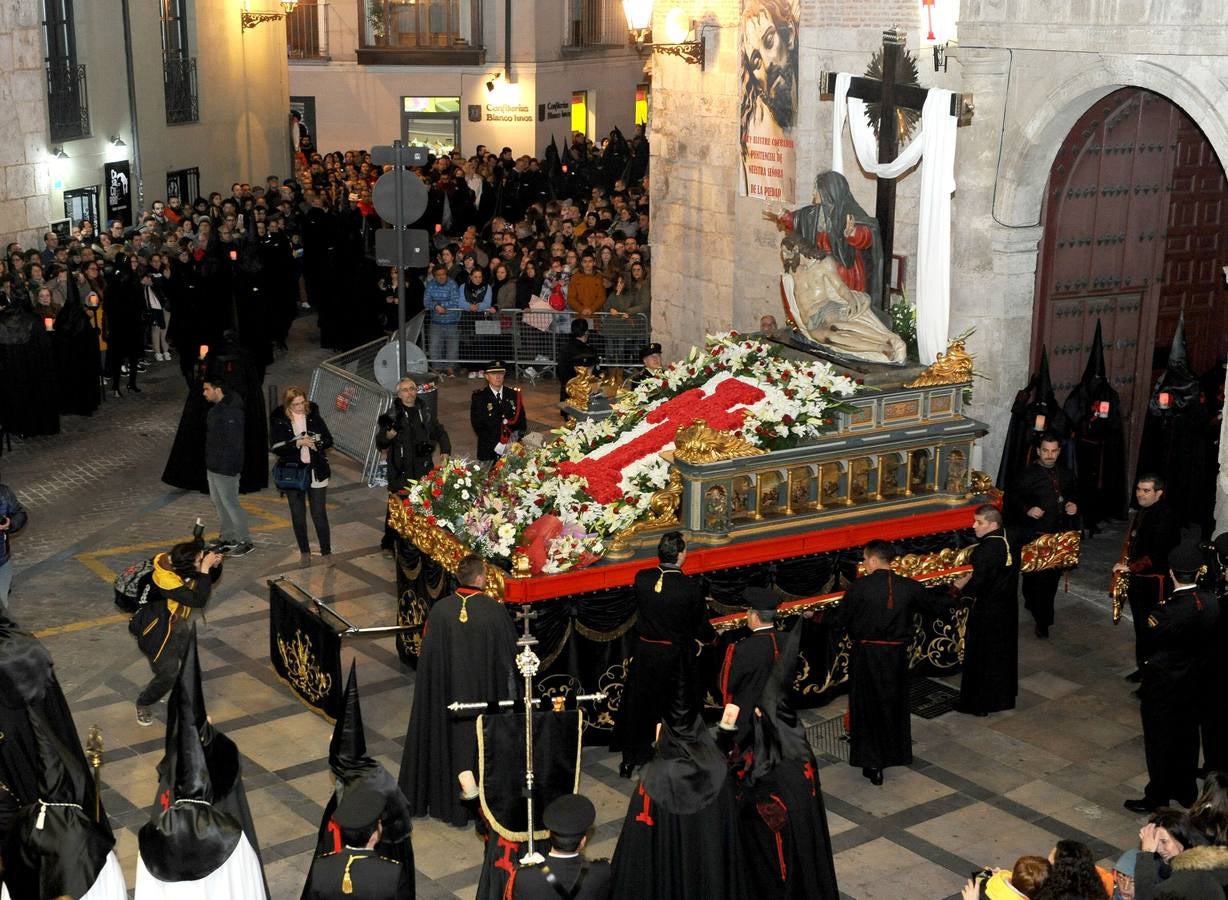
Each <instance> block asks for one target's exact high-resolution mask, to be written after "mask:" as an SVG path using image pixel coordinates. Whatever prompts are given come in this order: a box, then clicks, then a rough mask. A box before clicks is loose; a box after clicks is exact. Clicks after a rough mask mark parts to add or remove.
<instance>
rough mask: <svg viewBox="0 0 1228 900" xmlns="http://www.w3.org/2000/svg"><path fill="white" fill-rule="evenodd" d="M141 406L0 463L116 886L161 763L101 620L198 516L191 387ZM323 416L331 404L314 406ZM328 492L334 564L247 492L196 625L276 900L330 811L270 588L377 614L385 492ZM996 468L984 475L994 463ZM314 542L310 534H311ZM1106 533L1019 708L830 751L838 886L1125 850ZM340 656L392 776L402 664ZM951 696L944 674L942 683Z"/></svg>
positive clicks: (601, 776) (1128, 659) (441, 882)
mask: <svg viewBox="0 0 1228 900" xmlns="http://www.w3.org/2000/svg"><path fill="white" fill-rule="evenodd" d="M314 336H315V335H314V319H312V318H310V317H308V318H303V319H300V320H299V321H298V322H297V323H296V326H295V330H294V333H293V335H292V345H291V353H290V354H289V355H288V356H286V357H285V358H282V359H279V360H278V361H277V362H276V363H275V364H274V365H273V366H272V367H271V368H270V370H269V374H268V380H267V384H268V385H276V387H277V388H278V390H279V391H280V390H281V389H284V387H286V386H287V385H290V384H301V385H303V386H306V385H307V384H308V383H309V380H310V373H311V370H312V368H313V367H314V366H315V365H316V364H317V363H318V362H319V361H321V360H322V359H324V358H325V356H326V355H327V354H325V353H324V352H322V351H320V350H319V349H318V348H315V347H314V346H313V344H314ZM141 386H142V388H143V389H144V393H143V394H141V395H139V396H136V395H131V394H129V395H127V396H125V397H124V398H122V399H120V400H114V399H111V398H110V397H109V396H108V399H107V401H106V402H105V403H104V404H103V407H102V409H101V410H100V411H99V412H98V413H96V414H95V415H94V416H93V417H92V418H89V419H79V418H66V419H64V420H63V423H64V426H63V433H62V434H60V435H58V436H56V437H50V438H38V439H34V440H29V441H23V440H18V439H14V441H13V445H12V450H11V451H6V452H5V453H4V455H3V458H0V473H2V479H0V480H3V481H4V482H5V483H6V484H8V485H9V486H10V487H12V488H13V489H14V490H15V491H17V493H18V495H19V497H20V498H21V500H22V502H23V503H25V504H26V506H27V508H28V509H29V512H30V523H29V525H28V526H27V528H26V529H25V531H24V532H23V533H22V534H21V535H19V536H18V537H17V538H16V539H15V540H14V554H15V564H16V579H15V584H14V592H13V596H12V599H11V603H12V610H13V614H14V615H15V617H17V618H18V619H19V621H20V622H21V623H22V624H23V625H25V626H26V627H29V628H31V629H33V630H35V631H36V632H37V633H38V634H39V636H40V637H41V638H42V639H43V640H44V642H45V643H46V645H47V646H48V648H49V649H50V651H51V652H52V654H53V655H54V657H55V660H56V668H57V672H58V674H59V678H60V682H61V684H62V685H63V687H64V691H65V693H66V694H67V695H68V699H69V701H70V704H71V706H72V710H73V713H74V716H75V718H76V722H77V727H78V731H79V732H80V733H81V735H82V737H84V735H85V733H86V731H87V730H88V729H89V727H90V726H91V725H93V724H98V725H99V726H100V727H101V729H102V733H103V738H104V742H105V746H106V754H105V764H104V766H103V769H102V778H103V781H104V782H105V784H106V790H105V793H104V801H105V803H106V807H107V809H108V811H109V812H110V814H111V817H112V820H113V822H114V824H115V826H116V833H117V835H118V836H119V844H118V847H117V850H118V853H119V856H120V860H121V862H122V864H123V867H124V871H125V873H126V875H127V877H128V879H129V885H130V887H131V886H132V884H133V879H134V873H135V863H136V831H137V829H138V828H139V827H140V826H141V824H143V823H144V822H145V821H146V820H147V817H148V812H147V810H148V807H149V804H150V803H151V802H152V800H153V794H154V790H155V784H156V778H155V774H154V767H155V765H156V764H157V762H158V760H159V758H160V757H161V754H162V741H163V728H162V725H163V724H164V722H165V714H166V708H165V704H161V705H159V707H158V708H157V710H156V713H155V717H156V722H155V727H152V728H141V727H139V726H138V725H137V722H136V719H135V715H134V707H133V698H134V697H135V696H136V693H137V691H138V690H139V689H140V687H141V686H142V685H143V684H144V683H145V681H147V679H148V677H149V669H148V665H147V663H146V662H145V660H144V659H143V658H142V657H141V656H140V655H139V653H138V652H137V649H136V646H135V642H134V641H133V640H132V639H131V638H130V637H129V636H128V634H127V631H126V617H125V616H123V615H119V614H117V612H116V610H115V607H114V605H113V603H112V598H111V587H110V581H111V579H112V578H113V577H114V574H115V572H117V571H118V570H120V569H122V568H123V567H124V566H126V565H128V564H129V563H131V562H134V561H136V560H138V559H140V558H142V557H148V556H150V555H151V554H152V553H153V552H154V551H156V550H161V549H165V548H168V547H169V546H170V544H172V543H174V542H175V541H177V540H182V539H184V538H185V537H187V536H188V535H189V533H190V531H191V527H192V523H193V521H194V519H195V518H196V517H197V516H201V517H202V519H203V521H204V522H205V523H206V526H207V528H209V529H210V530H211V531H212V530H213V529H214V528H215V526H216V521H215V517H214V514H213V510H212V506H211V505H210V503H209V501H208V498H207V497H206V496H205V495H202V494H189V493H184V492H182V491H178V490H172V489H168V488H167V487H166V486H165V485H163V484H162V483H161V481H160V475H161V472H162V468H163V465H164V464H165V461H166V456H167V452H168V450H169V448H170V444H171V441H172V439H173V436H174V432H175V428H176V426H177V424H178V421H179V415H180V412H181V410H182V406H183V400H184V395H185V392H186V388H185V386H184V383H183V380H182V378H181V376H180V374H179V371H178V366H177V365H176V364H175V363H161V364H158V363H155V364H153V368H152V369H151V372H150V373H149V374H148V375H147V376H145V377H144V378H143V379H142V381H141ZM474 387H476V383H475V382H470V381H466V380H459V381H454V382H450V383H447V384H445V385H444V386H443V388H442V390H441V396H440V409H441V416H442V420H443V421H444V423H445V425H446V426H447V427H448V429H449V431H450V433H451V436H452V439H453V444H454V447H455V448H456V450H457V452H463V451H466V450H468V451H470V452H471V451H472V447H473V437H472V434H471V432H470V430H469V427H468V421H467V420H468V416H467V410H468V392H469V391H470V390H471V389H472V388H474ZM556 396H557V386H556V384H555V383H554V382H546V383H544V384H542V385H540V386H538V387H537V388H536V389H531V390H530V391H528V392H527V397H528V401H529V402H528V404H527V406H528V410H529V416H530V419H531V421H534V422H537V423H540V424H542V425H543V426H547V425H553V424H555V423H556V422H557V421H558V414H557V412H555V410H554V408H553V406H552V405H551V403H552V401H553V400H554V399H555V398H556ZM321 406H322V411H323V414H324V416H325V418H326V419H327V418H328V417H329V415H330V404H329V402H327V398H326V399H325V402H322V403H321ZM332 459H333V463H334V465H333V479H332V482H331V485H330V487H329V491H328V494H329V518H330V521H331V523H332V530H333V545H334V554H335V556H336V558H337V565H336V566H335V567H334V568H331V569H324V568H312V569H307V570H300V569H298V568H297V567H296V563H297V560H298V551H297V549H296V548H295V546H294V539H293V535H292V533H291V529H290V522H289V518H288V512H287V508H286V504H285V501H284V500H283V499H282V498H281V497H279V496H278V495H277V493H276V492H275V491H272V490H269V491H265V492H263V493H262V494H258V495H251V496H245V497H244V499H243V503H244V506H245V507H246V508H247V510H248V511H249V513H250V514H251V517H252V529H253V533H254V535H255V540H256V544H257V549H256V552H253V553H251V554H249V555H248V556H246V557H244V558H241V559H237V560H233V561H231V562H229V563H227V565H226V574H225V578H224V579H223V581H222V582H221V584H220V585H219V587H218V589H217V590H216V591H215V595H214V599H213V601H212V602H211V603H210V605H209V608H208V612H207V622H206V623H205V624H204V626H203V628H202V629H201V632H200V649H201V661H202V665H203V669H204V675H205V693H206V697H207V703H208V707H209V711H210V713H211V715H212V718H213V722H214V724H215V725H216V726H217V727H219V728H220V729H221V730H222V731H224V732H225V733H226V734H228V735H229V736H230V737H231V738H232V739H233V740H234V741H235V742H236V743H237V744H238V746H239V749H240V751H241V752H242V753H243V756H244V780H245V783H246V786H247V791H248V796H249V799H250V802H251V806H252V812H253V814H254V817H255V820H256V826H257V831H258V835H259V839H260V843H261V847H262V851H263V857H264V861H265V868H266V872H267V876H268V879H269V883H270V885H271V887H272V890H273V894H274V897H275V898H276V900H291V898H297V897H298V896H299V892H300V891H301V889H302V885H303V880H304V878H305V875H306V871H307V868H308V865H309V853H310V850H311V848H312V847H313V846H314V843H315V833H316V828H317V826H318V824H319V819H320V813H321V809H322V805H323V803H324V801H325V800H326V799H327V798H328V796H329V793H330V791H331V784H330V777H329V774H328V768H327V752H328V741H329V737H330V734H331V726H330V725H329V724H328V723H327V722H326V721H324V720H323V719H321V718H320V717H318V716H317V715H315V714H313V713H312V712H310V711H308V710H307V709H306V708H305V707H304V706H302V705H301V704H300V703H299V702H298V701H297V700H296V699H295V698H294V696H293V695H292V694H291V693H290V692H289V690H288V689H287V688H286V687H284V686H283V685H282V684H281V683H280V682H279V681H278V680H277V678H276V676H275V675H274V673H273V671H272V669H271V667H270V665H269V661H268V660H269V657H268V653H269V649H268V648H269V641H268V627H267V625H268V614H267V595H268V589H267V586H266V582H267V580H268V579H270V578H275V577H278V576H281V575H285V576H287V577H288V578H290V579H292V580H294V581H295V582H297V583H299V584H300V585H302V586H303V587H304V588H305V589H306V590H308V591H310V592H311V593H313V594H315V595H317V596H320V597H323V598H327V599H330V600H331V601H333V602H334V603H335V604H336V606H337V608H338V610H339V611H340V612H342V613H343V614H344V615H346V616H347V617H349V618H351V619H352V620H354V621H356V622H357V623H359V624H363V625H376V624H392V623H393V621H394V599H393V568H392V567H393V564H392V562H391V561H389V560H386V559H384V558H383V557H382V556H381V554H380V552H379V548H378V542H379V537H380V533H381V530H382V521H383V508H384V498H385V494H384V492H383V491H382V489H371V488H368V487H367V486H365V485H364V484H361V483H360V472H359V467H358V466H357V465H356V464H354V463H353V462H352V461H350V460H346V459H345V458H343V457H341V456H339V455H334V456H333V457H332ZM995 465H996V461H995ZM313 540H314V534H313ZM1119 547H1120V534H1119V533H1118V534H1114V533H1111V532H1110V533H1105V534H1103V535H1102V536H1100V537H1098V538H1096V540H1095V541H1093V542H1091V543H1090V544H1089V545H1088V547H1087V550H1086V552H1085V557H1084V565H1083V566H1082V567H1081V569H1080V570H1078V571H1077V572H1075V573H1074V574H1072V576H1071V578H1070V579H1069V590H1070V593H1059V595H1058V614H1057V624H1056V626H1055V627H1054V629H1053V637H1052V638H1051V639H1050V640H1048V641H1039V640H1037V639H1035V638H1034V637H1033V636H1032V630H1031V627H1030V624H1029V625H1027V626H1023V627H1021V629H1020V631H1021V638H1020V642H1021V652H1020V659H1021V667H1022V672H1021V676H1022V681H1021V693H1020V697H1019V706H1018V708H1017V709H1016V710H1014V711H1012V712H1010V713H1005V714H998V715H994V716H991V717H989V718H987V719H976V718H970V717H967V716H961V715H958V714H955V713H948V714H946V715H943V716H941V717H939V718H937V719H933V720H922V719H918V718H914V721H913V734H914V738H915V742H916V745H915V748H914V750H915V755H916V762H915V763H914V765H913V766H912V767H911V768H908V769H890V770H888V772H887V781H886V784H885V785H884V786H883V787H881V788H876V787H873V786H871V785H870V784H869V782H867V781H866V780H865V779H863V778H862V777H861V775H860V773H859V771H857V770H854V769H852V768H850V767H849V766H848V765H846V764H843V763H840V762H839V761H838V760H836V759H835V757H833V756H827V757H825V760H826V764H825V765H824V767H823V768H822V769H821V773H820V774H821V778H822V783H823V789H824V792H825V796H826V799H827V806H828V810H829V812H830V826H831V831H832V834H833V841H834V844H835V850H836V853H837V856H836V861H837V869H838V875H839V879H840V885H841V889H842V893H843V894H844V895H847V896H848V897H857V898H876V897H902V896H907V897H925V898H930V897H933V898H940V897H949V896H953V895H957V894H958V891H959V888H960V886H961V885H962V883H963V879H964V878H965V877H966V875H967V873H968V872H969V871H971V870H972V869H974V868H979V867H981V866H983V865H987V864H994V865H1003V866H1010V865H1011V863H1012V862H1013V861H1014V859H1015V858H1016V857H1017V856H1019V855H1021V854H1025V853H1041V854H1044V853H1047V852H1048V850H1049V849H1050V847H1052V845H1053V843H1054V841H1055V840H1056V839H1057V838H1058V837H1074V838H1078V839H1081V840H1084V841H1086V842H1088V843H1089V844H1090V845H1091V846H1092V848H1093V851H1094V853H1095V855H1096V856H1097V857H1098V858H1100V859H1101V860H1109V859H1111V858H1114V857H1115V856H1116V855H1117V853H1118V852H1119V851H1120V849H1122V848H1125V847H1130V846H1134V844H1135V838H1136V834H1137V830H1138V827H1139V825H1140V824H1141V821H1142V820H1141V819H1140V818H1139V817H1137V816H1133V815H1130V814H1128V813H1126V812H1125V811H1124V810H1123V809H1122V808H1121V801H1122V800H1123V799H1124V798H1126V797H1130V796H1139V795H1140V794H1141V786H1142V784H1143V782H1144V781H1145V768H1144V763H1143V751H1142V738H1141V730H1140V725H1139V719H1138V709H1137V702H1136V701H1135V700H1134V699H1133V698H1132V697H1131V696H1130V690H1131V688H1132V687H1133V686H1132V685H1129V684H1128V683H1127V682H1125V681H1124V680H1123V678H1122V676H1123V675H1124V674H1125V673H1126V672H1128V671H1129V670H1130V669H1131V668H1133V666H1132V659H1133V656H1132V632H1131V628H1130V625H1129V623H1128V621H1127V622H1123V623H1122V624H1121V625H1120V626H1118V627H1114V626H1112V625H1111V624H1110V621H1109V613H1108V604H1107V598H1106V597H1105V596H1104V589H1105V586H1106V582H1107V578H1106V577H1105V573H1106V572H1107V570H1108V567H1109V563H1110V560H1112V559H1115V558H1116V555H1117V551H1118V548H1119ZM343 650H344V659H343V662H344V665H345V666H346V668H347V669H348V666H349V660H350V658H351V657H356V658H357V659H358V671H359V678H360V681H361V688H362V703H363V714H364V720H365V723H366V728H367V740H368V748H369V751H370V752H371V753H372V754H373V755H374V756H376V757H377V758H379V759H380V760H381V761H382V762H383V763H384V765H386V766H387V767H388V768H389V770H390V771H391V772H392V773H393V774H394V776H395V774H396V773H397V771H398V769H399V765H400V757H401V745H402V742H403V740H404V735H405V728H406V724H407V722H408V717H409V708H410V703H411V698H412V684H413V676H412V673H411V672H410V671H409V670H407V669H406V668H405V667H403V666H402V665H401V664H400V662H399V661H398V659H397V657H396V654H395V652H394V650H393V646H392V640H391V638H362V639H358V640H357V641H356V642H352V643H346V644H345V645H344V648H343ZM952 683H957V679H956V680H953V682H952ZM843 711H844V700H843V698H841V699H839V700H837V701H834V702H833V703H831V704H829V705H828V706H827V707H825V708H822V709H818V710H812V711H809V712H808V713H807V718H808V721H810V722H812V723H814V722H819V721H821V720H828V719H832V718H834V717H837V716H839V715H840V714H842V713H843ZM616 769H617V760H616V758H615V757H613V756H612V755H611V754H609V753H608V752H606V751H605V750H602V749H588V750H585V751H584V781H583V790H584V792H585V793H587V794H588V795H589V796H590V797H591V798H592V799H593V801H594V802H595V803H596V805H597V808H598V828H597V831H596V835H595V838H594V841H593V843H592V845H591V849H592V852H593V853H595V854H596V855H608V854H610V853H611V852H612V850H613V846H614V842H615V839H616V837H617V831H618V828H619V826H620V824H621V819H622V815H623V813H624V811H625V809H626V802H627V797H628V796H629V794H630V790H631V784H630V783H629V782H627V781H623V780H621V779H619V778H618V777H617V774H616ZM414 848H415V854H416V858H417V865H418V896H419V897H421V898H444V897H453V896H457V897H466V898H468V897H472V896H473V892H474V887H475V885H476V883H477V880H478V874H479V870H478V866H479V863H480V860H481V852H482V850H481V845H480V844H479V843H478V841H477V840H476V838H475V837H474V836H473V833H472V831H469V830H460V829H453V828H449V827H446V826H444V825H441V824H439V823H437V822H435V821H432V820H420V821H418V822H416V823H415V832H414Z"/></svg>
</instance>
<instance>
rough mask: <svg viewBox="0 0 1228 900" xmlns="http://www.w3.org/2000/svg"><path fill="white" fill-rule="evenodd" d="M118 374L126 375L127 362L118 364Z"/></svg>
mask: <svg viewBox="0 0 1228 900" xmlns="http://www.w3.org/2000/svg"><path fill="white" fill-rule="evenodd" d="M119 374H121V375H127V374H128V364H127V363H121V364H120V367H119Z"/></svg>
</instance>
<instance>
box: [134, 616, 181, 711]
mask: <svg viewBox="0 0 1228 900" xmlns="http://www.w3.org/2000/svg"><path fill="white" fill-rule="evenodd" d="M150 602H151V603H161V602H163V601H162V600H160V599H158V598H154V599H153V600H151V601H150ZM191 633H192V632H191V628H190V623H188V622H186V621H184V620H183V619H175V621H174V623H173V624H172V625H171V636H170V637H169V638H167V640H166V646H165V647H163V648H162V654H161V655H160V656H159V657H158V658H157V659H151V660H149V668H151V669H153V678H151V679H150V680H149V684H147V685H145V689H144V690H143V691H141V693H140V694H138V695H137V698H136V705H137V706H153V705H154V704H155V703H157V702H158V701H159V700H161V699H162V698H163V697H165V696H166V695H167V693H168V692H169V691H170V689H171V688H173V687H174V686H175V679H176V678H177V677H178V676H179V664H180V663H181V662H183V653H184V651H185V650H186V649H187V647H188V638H189V637H190V636H191Z"/></svg>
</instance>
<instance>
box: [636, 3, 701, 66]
mask: <svg viewBox="0 0 1228 900" xmlns="http://www.w3.org/2000/svg"><path fill="white" fill-rule="evenodd" d="M623 14H624V15H625V16H626V17H627V31H628V32H629V33H630V35H631V40H632V41H633V42H634V43H635V49H636V51H637V52H640V53H643V52H644V50H650V51H653V52H656V53H665V54H667V55H669V56H677V57H678V58H679V59H682V60H685V61H686V62H688V63H691V64H692V65H697V66H699V68H700V69H701V70H702V69H703V67H704V42H703V41H702V40H697V41H683V42H681V43H677V44H654V43H652V42H651V37H652V0H623Z"/></svg>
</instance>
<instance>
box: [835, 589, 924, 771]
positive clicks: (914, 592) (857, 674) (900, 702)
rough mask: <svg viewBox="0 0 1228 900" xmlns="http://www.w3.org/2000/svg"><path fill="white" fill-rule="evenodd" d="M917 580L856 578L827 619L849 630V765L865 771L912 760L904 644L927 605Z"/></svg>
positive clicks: (909, 638) (906, 655) (911, 634)
mask: <svg viewBox="0 0 1228 900" xmlns="http://www.w3.org/2000/svg"><path fill="white" fill-rule="evenodd" d="M929 605H931V604H929V603H928V602H927V598H926V595H925V588H924V587H922V585H920V584H919V583H918V582H916V581H913V580H911V579H909V578H904V577H902V576H900V575H895V574H893V573H889V572H888V571H887V570H885V569H879V570H878V571H876V572H874V573H872V574H870V575H866V576H864V577H862V578H858V579H857V580H856V581H854V582H853V583H852V584H851V585H849V589H848V590H847V591H845V594H844V597H843V599H841V601H840V604H839V605H838V606H837V607H836V608H835V610H834V611H833V612H832V613H831V614H830V615H829V618H828V621H829V622H830V623H831V626H832V627H833V628H841V627H843V628H847V629H848V635H849V638H850V639H851V640H852V642H853V650H852V658H851V660H850V662H849V713H850V720H851V723H852V724H851V731H852V734H851V737H852V750H851V752H850V754H849V764H850V765H852V766H860V767H861V768H868V769H882V768H885V767H887V766H906V765H908V764H909V763H911V762H912V725H911V722H910V721H909V718H908V717H909V711H908V645H909V642H910V641H911V640H912V636H913V613H914V612H919V611H920V610H921V609H922V608H923V607H926V606H929Z"/></svg>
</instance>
